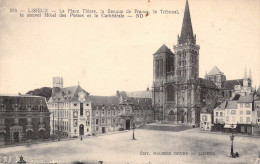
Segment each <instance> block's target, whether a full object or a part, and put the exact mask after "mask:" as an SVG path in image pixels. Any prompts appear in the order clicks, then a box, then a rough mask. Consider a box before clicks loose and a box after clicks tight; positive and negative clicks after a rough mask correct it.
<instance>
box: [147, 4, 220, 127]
mask: <svg viewBox="0 0 260 164" xmlns="http://www.w3.org/2000/svg"><path fill="white" fill-rule="evenodd" d="M177 39H178V44H177V45H175V46H173V49H174V53H173V52H172V51H171V50H170V49H169V48H168V47H167V46H166V45H162V46H161V47H160V48H159V49H158V50H157V51H156V52H155V53H154V54H153V94H152V97H153V105H154V107H155V108H156V111H155V112H156V114H155V119H156V120H164V121H170V122H175V123H185V124H192V125H197V126H199V122H200V110H201V108H202V107H203V106H205V105H207V103H211V102H212V101H217V99H218V96H219V90H218V87H217V86H216V85H215V83H214V82H213V81H211V80H207V79H202V78H199V49H200V46H199V45H197V44H196V35H194V34H193V29H192V23H191V17H190V10H189V5H188V1H186V6H185V11H184V18H183V23H182V29H181V35H180V36H178V38H177Z"/></svg>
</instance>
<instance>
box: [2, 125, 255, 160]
mask: <svg viewBox="0 0 260 164" xmlns="http://www.w3.org/2000/svg"><path fill="white" fill-rule="evenodd" d="M160 129H162V130H160ZM180 129H185V127H181V126H180V125H160V124H158V125H156V124H154V125H149V124H148V125H146V126H145V127H141V128H139V129H136V130H135V133H134V134H135V138H136V140H132V135H133V131H132V130H129V131H122V132H117V133H113V134H108V133H107V134H105V135H99V136H90V137H85V138H82V140H81V138H75V139H71V140H60V141H57V140H55V141H49V142H41V143H39V144H31V145H30V146H29V147H28V146H27V145H22V146H15V147H5V148H0V154H1V156H0V160H1V162H2V163H5V162H6V163H16V162H17V161H19V159H20V156H23V158H24V160H25V161H26V162H27V163H75V162H82V163H98V162H99V161H102V162H103V163H104V164H107V163H111V164H166V163H169V164H171V163H195V164H197V163H198V164H199V163H221V164H223V163H236V164H237V163H241V164H244V163H257V162H256V161H258V163H259V161H260V160H259V159H260V158H259V154H260V142H259V141H260V138H259V137H253V136H248V135H241V134H237V135H235V140H234V152H238V153H239V155H240V156H239V157H238V158H230V157H229V156H228V155H229V154H230V145H231V141H230V134H227V133H219V132H215V133H213V132H204V131H200V130H199V129H198V128H193V129H186V130H180ZM166 130H167V131H166ZM202 133H203V134H202Z"/></svg>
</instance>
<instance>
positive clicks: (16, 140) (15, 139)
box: [14, 132, 19, 142]
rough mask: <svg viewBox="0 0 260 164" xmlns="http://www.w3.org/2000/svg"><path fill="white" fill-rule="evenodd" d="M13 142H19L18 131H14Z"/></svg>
mask: <svg viewBox="0 0 260 164" xmlns="http://www.w3.org/2000/svg"><path fill="white" fill-rule="evenodd" d="M14 142H19V132H14Z"/></svg>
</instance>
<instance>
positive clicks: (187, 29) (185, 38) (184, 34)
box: [178, 0, 195, 44]
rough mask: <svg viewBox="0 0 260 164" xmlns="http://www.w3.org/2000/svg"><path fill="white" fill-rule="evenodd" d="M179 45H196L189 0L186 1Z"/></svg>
mask: <svg viewBox="0 0 260 164" xmlns="http://www.w3.org/2000/svg"><path fill="white" fill-rule="evenodd" d="M178 41H179V44H182V43H188V42H192V43H195V37H194V35H193V30H192V24H191V18H190V9H189V3H188V0H186V5H185V11H184V17H183V21H182V28H181V36H180V37H179V38H178Z"/></svg>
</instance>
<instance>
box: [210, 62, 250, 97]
mask: <svg viewBox="0 0 260 164" xmlns="http://www.w3.org/2000/svg"><path fill="white" fill-rule="evenodd" d="M205 79H207V80H211V81H213V82H214V83H215V85H216V86H217V87H218V88H219V89H220V92H221V95H222V100H223V101H224V100H228V99H233V98H234V97H235V96H236V95H241V96H246V95H249V94H251V93H253V92H254V89H253V87H252V74H251V70H250V71H249V75H248V76H247V72H246V69H245V72H244V77H243V78H242V79H234V80H226V76H225V75H224V73H223V72H221V71H220V70H219V68H218V67H216V66H215V67H213V69H212V70H211V71H210V72H209V73H206V75H205Z"/></svg>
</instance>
